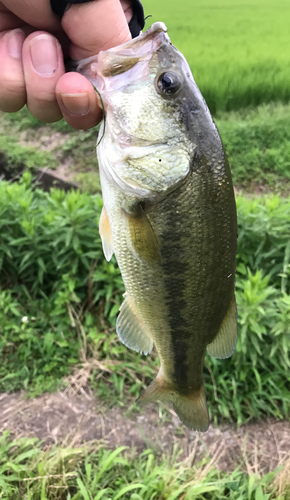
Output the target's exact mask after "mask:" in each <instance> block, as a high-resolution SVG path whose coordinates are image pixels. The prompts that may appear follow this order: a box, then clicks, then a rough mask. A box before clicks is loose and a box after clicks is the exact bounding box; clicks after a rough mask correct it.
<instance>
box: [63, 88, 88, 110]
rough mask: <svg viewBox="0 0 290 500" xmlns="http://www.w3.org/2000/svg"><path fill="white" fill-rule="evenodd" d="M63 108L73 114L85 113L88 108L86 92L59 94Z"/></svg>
mask: <svg viewBox="0 0 290 500" xmlns="http://www.w3.org/2000/svg"><path fill="white" fill-rule="evenodd" d="M60 98H61V100H62V103H63V105H64V107H65V109H66V110H67V111H68V112H69V113H72V114H73V115H85V114H86V113H87V112H88V111H89V109H90V101H89V96H88V94H87V93H86V92H83V93H79V94H60Z"/></svg>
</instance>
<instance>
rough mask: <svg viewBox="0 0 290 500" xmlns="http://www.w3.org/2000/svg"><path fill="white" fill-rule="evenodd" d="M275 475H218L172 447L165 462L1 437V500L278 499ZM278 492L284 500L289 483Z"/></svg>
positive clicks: (126, 452) (149, 454) (92, 447)
mask: <svg viewBox="0 0 290 500" xmlns="http://www.w3.org/2000/svg"><path fill="white" fill-rule="evenodd" d="M282 468H283V467H282ZM279 473H281V467H280V468H278V469H277V470H276V471H275V472H270V473H268V474H267V475H265V476H262V477H259V476H258V475H254V474H252V475H248V474H247V473H246V472H242V471H241V470H240V468H238V469H236V470H235V471H234V472H232V473H225V472H219V471H218V470H217V469H216V468H215V467H214V466H213V464H212V463H209V460H207V459H204V460H203V461H202V462H200V463H197V464H194V465H191V464H190V462H188V461H187V462H186V461H181V460H180V458H179V453H178V450H177V449H175V450H174V452H173V456H171V457H167V458H165V457H157V456H156V455H155V454H154V452H152V451H151V450H149V449H148V450H146V451H145V452H143V453H141V454H140V455H139V456H134V452H132V451H131V452H129V450H128V449H127V448H126V447H124V446H123V447H120V448H117V449H115V450H106V449H104V448H102V447H100V446H99V445H98V444H97V443H91V444H90V445H87V446H80V447H79V448H73V447H71V448H69V447H61V446H53V447H51V448H48V449H47V450H42V449H41V443H40V442H39V441H38V440H37V439H26V438H20V439H17V440H15V441H12V439H11V438H10V435H9V433H8V432H4V434H3V436H2V438H1V437H0V498H2V499H3V500H4V499H5V500H22V499H23V498H26V499H27V500H40V499H41V500H100V499H102V500H118V499H122V500H152V499H155V500H165V499H166V500H177V499H180V500H181V499H183V500H191V499H193V498H194V499H196V500H226V499H229V498H230V499H231V500H269V498H270V497H271V499H272V500H275V499H276V500H279V499H280V500H282V496H279V497H278V496H277V494H276V492H277V489H278V488H277V486H276V484H275V481H277V479H279ZM282 493H283V499H284V500H289V498H290V496H289V482H287V481H286V482H285V483H284V484H283V489H282Z"/></svg>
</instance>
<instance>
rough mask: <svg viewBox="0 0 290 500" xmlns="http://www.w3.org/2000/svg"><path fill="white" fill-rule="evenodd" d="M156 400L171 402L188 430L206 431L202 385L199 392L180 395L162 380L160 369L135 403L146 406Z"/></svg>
mask: <svg viewBox="0 0 290 500" xmlns="http://www.w3.org/2000/svg"><path fill="white" fill-rule="evenodd" d="M157 400H159V401H167V402H170V401H171V402H173V408H174V410H175V412H176V413H177V415H178V417H179V418H180V420H181V422H182V423H183V424H184V425H186V426H187V427H188V428H189V429H191V430H195V431H201V432H205V431H206V430H207V429H208V426H209V417H208V409H207V404H206V398H205V391H204V386H203V385H201V387H200V389H199V390H194V391H193V390H192V391H189V392H188V393H187V394H180V393H179V392H178V391H177V390H176V389H175V388H174V386H173V385H171V384H170V383H168V382H166V381H165V380H164V378H163V376H162V369H160V372H159V374H158V375H157V377H156V378H155V379H154V380H153V382H152V383H151V384H150V385H149V387H147V389H146V390H145V392H144V393H143V394H141V396H140V397H139V398H138V399H137V403H140V404H141V405H146V404H148V403H152V402H154V401H157Z"/></svg>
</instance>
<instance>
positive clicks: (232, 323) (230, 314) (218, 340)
mask: <svg viewBox="0 0 290 500" xmlns="http://www.w3.org/2000/svg"><path fill="white" fill-rule="evenodd" d="M237 338H238V335H237V306H236V301H235V297H233V298H232V301H231V303H230V307H229V309H228V311H227V313H226V315H225V317H224V319H223V321H222V324H221V327H220V329H219V331H218V334H217V336H216V337H215V339H214V340H213V341H212V342H211V344H209V345H208V346H207V352H208V353H209V354H210V355H211V356H214V357H215V358H229V357H230V356H231V355H232V354H233V352H234V350H235V348H236V345H237Z"/></svg>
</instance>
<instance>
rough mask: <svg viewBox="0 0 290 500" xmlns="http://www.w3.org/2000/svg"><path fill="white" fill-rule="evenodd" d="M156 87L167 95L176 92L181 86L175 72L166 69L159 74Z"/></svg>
mask: <svg viewBox="0 0 290 500" xmlns="http://www.w3.org/2000/svg"><path fill="white" fill-rule="evenodd" d="M157 87H158V89H159V91H160V93H162V94H165V95H168V96H169V95H172V94H176V93H177V92H178V91H179V90H180V88H181V80H180V78H179V76H178V75H177V74H176V73H172V72H170V71H168V72H167V73H162V75H160V76H159V78H158V80H157Z"/></svg>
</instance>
